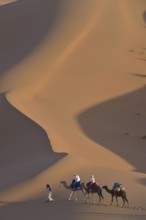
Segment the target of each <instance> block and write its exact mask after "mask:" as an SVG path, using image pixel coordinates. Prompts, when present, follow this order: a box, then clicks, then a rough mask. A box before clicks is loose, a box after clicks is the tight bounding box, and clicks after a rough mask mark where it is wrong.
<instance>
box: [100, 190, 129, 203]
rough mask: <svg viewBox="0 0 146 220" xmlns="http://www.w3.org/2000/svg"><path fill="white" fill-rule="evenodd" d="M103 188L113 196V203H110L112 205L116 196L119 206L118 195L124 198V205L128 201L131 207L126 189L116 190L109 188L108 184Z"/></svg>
mask: <svg viewBox="0 0 146 220" xmlns="http://www.w3.org/2000/svg"><path fill="white" fill-rule="evenodd" d="M102 188H103V189H105V190H106V191H107V192H108V193H110V194H111V196H112V200H111V204H110V205H112V203H113V199H114V197H116V202H117V206H118V198H117V197H121V198H122V200H123V204H122V207H124V205H125V202H127V205H128V207H129V203H128V199H127V196H126V191H125V190H120V191H116V190H113V189H109V188H108V186H103V187H102Z"/></svg>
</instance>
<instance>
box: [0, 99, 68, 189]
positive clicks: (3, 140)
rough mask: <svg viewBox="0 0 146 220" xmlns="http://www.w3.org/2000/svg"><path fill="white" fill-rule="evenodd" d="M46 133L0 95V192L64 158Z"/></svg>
mask: <svg viewBox="0 0 146 220" xmlns="http://www.w3.org/2000/svg"><path fill="white" fill-rule="evenodd" d="M64 156H65V154H63V153H62V154H57V153H54V152H53V151H52V147H51V143H50V141H49V139H48V137H47V134H46V132H45V131H44V130H43V129H42V128H41V127H40V126H39V125H37V124H36V123H35V122H33V121H32V120H30V119H29V118H27V117H26V116H24V115H23V114H22V113H20V112H19V111H18V110H16V109H15V108H13V107H12V106H11V105H10V104H9V103H8V102H7V100H6V98H5V96H4V95H0V190H4V189H6V188H7V187H9V186H12V185H13V184H16V183H19V182H22V181H25V180H26V179H28V178H32V177H33V176H35V175H37V174H39V173H40V172H41V171H43V170H44V169H46V168H48V167H49V166H50V165H52V164H53V163H55V162H56V161H57V160H59V159H61V158H62V157H64Z"/></svg>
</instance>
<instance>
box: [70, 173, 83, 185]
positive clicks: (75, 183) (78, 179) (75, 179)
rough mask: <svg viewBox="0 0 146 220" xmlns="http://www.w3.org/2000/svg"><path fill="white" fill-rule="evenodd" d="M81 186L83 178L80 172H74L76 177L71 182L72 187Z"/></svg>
mask: <svg viewBox="0 0 146 220" xmlns="http://www.w3.org/2000/svg"><path fill="white" fill-rule="evenodd" d="M80 187H81V179H80V177H79V175H78V174H76V173H75V174H74V178H73V180H72V183H71V188H73V189H76V188H80Z"/></svg>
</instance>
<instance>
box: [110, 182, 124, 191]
mask: <svg viewBox="0 0 146 220" xmlns="http://www.w3.org/2000/svg"><path fill="white" fill-rule="evenodd" d="M113 190H115V191H120V190H124V186H123V184H121V183H119V182H115V183H114V185H113Z"/></svg>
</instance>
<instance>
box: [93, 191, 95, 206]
mask: <svg viewBox="0 0 146 220" xmlns="http://www.w3.org/2000/svg"><path fill="white" fill-rule="evenodd" d="M93 203H94V204H95V195H94V193H93Z"/></svg>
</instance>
